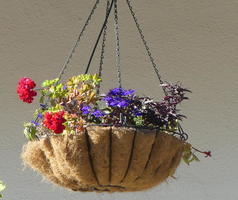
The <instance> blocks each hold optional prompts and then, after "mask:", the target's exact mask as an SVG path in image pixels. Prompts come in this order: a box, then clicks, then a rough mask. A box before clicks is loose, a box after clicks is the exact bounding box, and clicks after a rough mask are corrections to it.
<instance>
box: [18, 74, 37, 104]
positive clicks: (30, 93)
mask: <svg viewBox="0 0 238 200" xmlns="http://www.w3.org/2000/svg"><path fill="white" fill-rule="evenodd" d="M34 87H36V84H35V82H34V81H33V80H31V79H30V78H27V77H23V78H21V79H20V81H19V82H18V86H17V93H18V95H19V98H20V99H21V100H22V101H23V102H26V103H32V101H33V97H34V96H36V95H37V92H36V91H34V90H33V88H34Z"/></svg>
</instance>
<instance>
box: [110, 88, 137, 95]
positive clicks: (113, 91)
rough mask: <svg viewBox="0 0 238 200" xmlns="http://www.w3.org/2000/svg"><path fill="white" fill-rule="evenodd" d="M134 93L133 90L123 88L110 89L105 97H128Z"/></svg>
mask: <svg viewBox="0 0 238 200" xmlns="http://www.w3.org/2000/svg"><path fill="white" fill-rule="evenodd" d="M134 93H135V90H126V89H123V88H114V89H111V90H110V91H109V92H108V94H107V96H129V95H132V94H134Z"/></svg>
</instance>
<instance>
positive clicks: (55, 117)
mask: <svg viewBox="0 0 238 200" xmlns="http://www.w3.org/2000/svg"><path fill="white" fill-rule="evenodd" d="M64 122H66V120H65V119H64V111H60V112H57V113H51V112H47V113H45V116H44V121H43V124H44V125H45V126H46V127H47V128H48V129H50V130H53V131H54V133H56V134H60V133H62V132H63V130H64V129H65V126H64V125H63V123H64Z"/></svg>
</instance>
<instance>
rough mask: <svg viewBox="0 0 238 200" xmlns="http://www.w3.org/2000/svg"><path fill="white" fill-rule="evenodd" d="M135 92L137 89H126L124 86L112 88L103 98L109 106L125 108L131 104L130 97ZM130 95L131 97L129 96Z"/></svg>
mask: <svg viewBox="0 0 238 200" xmlns="http://www.w3.org/2000/svg"><path fill="white" fill-rule="evenodd" d="M134 93H135V90H125V89H123V88H114V89H112V90H110V91H109V92H108V94H107V96H105V97H104V98H103V100H104V101H105V102H107V105H108V106H111V107H118V108H124V107H127V106H129V105H130V103H131V101H130V100H129V98H130V97H131V96H132V95H133V94H134ZM128 97H129V98H128Z"/></svg>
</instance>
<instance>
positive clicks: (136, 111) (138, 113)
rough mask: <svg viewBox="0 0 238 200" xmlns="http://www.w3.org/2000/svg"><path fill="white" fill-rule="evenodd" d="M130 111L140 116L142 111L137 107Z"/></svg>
mask: <svg viewBox="0 0 238 200" xmlns="http://www.w3.org/2000/svg"><path fill="white" fill-rule="evenodd" d="M132 113H133V114H134V115H135V116H137V117H139V116H142V112H140V111H139V110H138V109H137V108H136V109H134V110H133V111H132Z"/></svg>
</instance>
